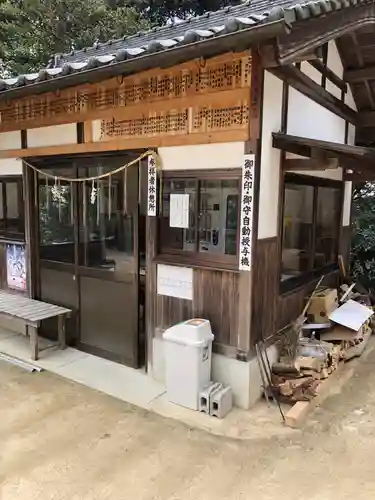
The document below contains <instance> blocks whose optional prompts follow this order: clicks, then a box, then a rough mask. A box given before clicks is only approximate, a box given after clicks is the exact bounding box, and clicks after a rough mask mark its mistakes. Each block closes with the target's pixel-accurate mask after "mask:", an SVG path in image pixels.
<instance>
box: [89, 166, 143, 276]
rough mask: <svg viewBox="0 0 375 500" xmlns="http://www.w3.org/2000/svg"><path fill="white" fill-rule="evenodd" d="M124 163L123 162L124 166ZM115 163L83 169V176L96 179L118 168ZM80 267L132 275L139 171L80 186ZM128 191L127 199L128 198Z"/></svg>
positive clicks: (130, 170)
mask: <svg viewBox="0 0 375 500" xmlns="http://www.w3.org/2000/svg"><path fill="white" fill-rule="evenodd" d="M123 163H124V160H123V159H122V160H121V161H120V165H121V164H123ZM116 166H117V165H114V164H113V163H112V162H111V163H109V162H105V161H104V162H103V165H98V166H95V167H88V168H83V169H82V175H80V176H81V177H82V176H85V177H94V176H98V175H102V174H105V173H106V172H109V171H111V170H113V169H114V168H116ZM79 189H80V193H79V200H80V203H79V209H80V231H79V233H80V234H79V236H80V237H79V263H80V265H83V266H86V267H95V268H98V269H102V270H107V271H111V272H113V273H116V274H117V275H121V274H122V273H125V274H126V273H127V272H129V267H128V265H129V263H130V262H131V261H132V260H133V259H134V252H133V220H134V215H136V213H137V209H138V170H137V168H133V169H132V168H130V169H129V171H128V173H127V175H126V178H125V174H124V172H123V171H121V172H118V173H116V174H114V175H111V177H105V178H104V179H102V180H99V182H94V183H85V184H84V185H83V184H81V185H80V186H79ZM125 190H126V196H125Z"/></svg>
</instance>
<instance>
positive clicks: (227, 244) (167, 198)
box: [159, 174, 240, 260]
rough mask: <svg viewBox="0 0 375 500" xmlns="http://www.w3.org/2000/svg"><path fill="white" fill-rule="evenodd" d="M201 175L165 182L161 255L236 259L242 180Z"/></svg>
mask: <svg viewBox="0 0 375 500" xmlns="http://www.w3.org/2000/svg"><path fill="white" fill-rule="evenodd" d="M198 175H199V174H198ZM198 175H197V177H196V178H194V179H186V178H175V179H164V181H163V186H162V193H163V204H162V210H161V213H160V215H159V249H160V251H161V252H162V253H183V252H186V253H187V255H189V254H190V255H191V254H192V253H196V254H199V255H201V256H203V255H207V256H209V258H210V260H215V256H217V258H219V259H222V258H223V257H228V258H229V259H233V258H235V256H236V255H237V240H238V218H239V203H240V202H239V200H240V180H239V179H208V178H207V179H204V178H202V179H200V178H199V176H198ZM175 195H182V196H181V197H180V198H178V197H177V196H175ZM172 196H173V198H172ZM186 196H187V198H186ZM171 200H172V201H171Z"/></svg>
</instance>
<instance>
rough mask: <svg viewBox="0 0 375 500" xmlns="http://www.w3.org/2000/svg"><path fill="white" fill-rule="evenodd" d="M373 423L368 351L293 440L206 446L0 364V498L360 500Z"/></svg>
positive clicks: (366, 488) (153, 420)
mask: <svg viewBox="0 0 375 500" xmlns="http://www.w3.org/2000/svg"><path fill="white" fill-rule="evenodd" d="M104 376H105V374H104ZM275 411H276V409H275ZM374 415H375V350H372V351H371V352H370V353H369V354H368V356H367V357H364V358H362V360H361V362H360V364H359V365H358V368H357V369H356V372H355V375H354V376H353V377H352V378H351V379H350V381H349V382H348V383H347V384H346V386H345V388H344V389H343V391H342V392H341V393H339V394H337V395H334V396H332V397H330V398H329V399H328V400H326V401H325V403H324V404H323V407H322V408H320V409H318V410H317V411H316V412H315V413H314V415H313V416H312V417H311V418H310V419H309V423H308V425H307V426H306V427H305V429H304V430H303V431H302V432H301V431H295V433H294V434H293V435H292V437H288V438H285V437H283V438H282V437H281V438H280V439H278V440H277V439H275V438H272V439H270V438H269V437H267V436H266V435H265V436H264V438H263V439H256V440H255V439H254V440H251V441H232V440H227V439H223V438H219V437H214V436H211V435H208V434H205V433H203V432H200V431H196V430H192V429H188V428H187V427H185V426H184V425H182V424H179V423H177V422H175V421H171V420H165V419H163V418H162V417H159V416H157V415H154V414H152V413H147V412H145V411H142V410H139V409H137V408H134V407H131V406H130V405H127V404H125V403H123V402H120V401H117V400H115V399H112V398H111V397H108V396H105V395H103V394H99V393H97V392H95V391H92V390H90V389H88V388H86V387H83V386H80V385H77V384H74V383H71V382H68V381H66V380H63V379H61V378H58V377H57V376H54V375H51V374H50V373H47V372H43V373H40V374H28V373H26V372H23V371H21V370H20V369H18V368H16V367H13V366H9V365H6V364H0V499H1V500H15V499H17V500H32V499H33V500H37V499H38V500H62V499H67V500H94V499H95V500H96V499H98V500H99V499H100V500H106V499H111V500H122V499H124V500H125V499H126V500H140V499H155V500H156V499H163V500H167V499H168V500H169V499H175V500H185V499H198V500H203V499H204V500H206V499H207V500H214V499H215V500H220V499H226V500H227V499H231V500H237V499H246V500H247V499H250V498H256V499H257V500H267V499H271V500H276V499H281V498H285V499H288V500H297V499H298V500H301V499H303V500H331V499H332V500H333V499H335V500H336V499H339V500H345V499H347V498H348V499H350V500H353V499H354V498H355V500H362V499H363V500H370V499H372V498H374V495H375V473H374V461H375V460H374V456H375V440H374V438H375V418H374Z"/></svg>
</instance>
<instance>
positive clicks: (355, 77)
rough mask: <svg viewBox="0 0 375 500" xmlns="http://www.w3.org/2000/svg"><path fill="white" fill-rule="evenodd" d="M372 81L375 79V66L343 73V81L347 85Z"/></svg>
mask: <svg viewBox="0 0 375 500" xmlns="http://www.w3.org/2000/svg"><path fill="white" fill-rule="evenodd" d="M372 79H375V66H367V67H365V68H359V69H348V70H346V71H344V81H345V82H347V83H358V82H363V81H364V80H372Z"/></svg>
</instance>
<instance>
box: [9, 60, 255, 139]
mask: <svg viewBox="0 0 375 500" xmlns="http://www.w3.org/2000/svg"><path fill="white" fill-rule="evenodd" d="M238 73H239V74H240V75H241V77H240V78H237V76H236V75H237V74H238ZM250 75H251V61H250V58H249V53H248V52H245V53H242V54H235V53H229V54H225V55H224V57H222V56H219V57H215V58H211V59H208V60H206V61H205V65H204V66H202V65H201V64H197V61H195V62H194V61H190V62H188V63H184V64H180V65H177V66H175V67H173V68H169V69H161V68H158V69H153V70H151V71H147V72H141V73H138V74H136V75H131V76H128V77H125V78H123V79H122V81H121V82H120V81H119V79H118V78H112V79H110V80H107V81H104V82H100V83H96V84H91V85H87V84H86V85H81V86H78V87H75V88H68V89H64V90H62V91H61V92H60V93H59V94H58V95H56V94H54V93H52V92H50V93H46V94H41V95H39V96H32V97H27V98H22V99H18V100H16V101H11V102H10V103H8V104H7V105H6V106H4V105H3V106H1V108H0V110H1V115H2V122H1V125H0V131H9V130H15V129H16V130H17V129H27V128H35V127H42V126H46V125H57V124H62V123H74V122H83V121H88V120H93V119H97V118H98V117H101V116H107V117H108V116H110V115H113V112H114V111H115V110H118V109H120V108H123V109H124V108H126V109H130V108H137V107H138V108H139V106H142V105H144V106H146V107H148V111H149V110H150V109H154V108H153V106H154V105H159V103H164V105H167V106H168V104H167V103H168V102H170V101H173V100H174V101H176V102H177V101H178V102H182V101H183V100H184V99H185V100H189V101H190V102H192V100H193V99H194V98H195V97H201V96H205V97H206V99H207V98H208V99H209V97H210V96H211V95H212V94H218V93H220V92H225V91H227V90H235V89H237V88H242V87H249V82H250ZM155 89H157V92H155ZM102 113H103V114H102Z"/></svg>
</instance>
